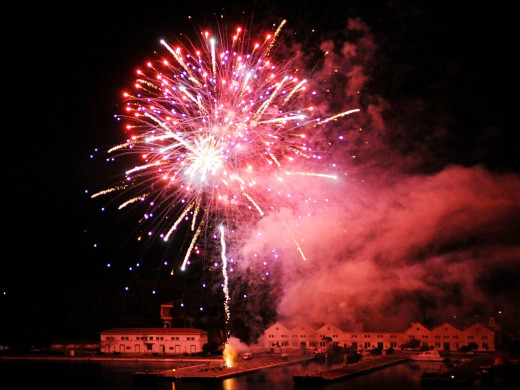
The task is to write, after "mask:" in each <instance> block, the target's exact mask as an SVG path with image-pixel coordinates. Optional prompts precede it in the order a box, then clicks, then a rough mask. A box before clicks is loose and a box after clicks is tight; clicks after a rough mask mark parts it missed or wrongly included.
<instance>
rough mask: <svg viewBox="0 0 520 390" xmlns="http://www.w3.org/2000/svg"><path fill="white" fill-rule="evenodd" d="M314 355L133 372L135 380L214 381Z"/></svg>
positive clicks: (269, 356) (259, 357)
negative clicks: (227, 365) (226, 364)
mask: <svg viewBox="0 0 520 390" xmlns="http://www.w3.org/2000/svg"><path fill="white" fill-rule="evenodd" d="M314 358H315V356H314V355H301V354H300V355H292V356H291V355H289V356H280V355H278V354H262V355H255V356H254V357H253V358H252V359H251V360H240V359H237V360H236V361H235V362H234V363H233V365H232V366H231V367H226V366H225V364H224V361H223V360H214V361H213V362H205V363H202V364H194V365H190V366H187V367H179V368H173V369H170V370H157V371H145V372H135V373H134V379H136V380H140V379H141V380H149V379H153V380H172V381H176V380H197V381H204V380H209V381H214V380H223V379H227V378H230V377H234V376H238V375H245V374H250V373H252V372H255V371H260V370H264V369H267V368H272V367H279V366H284V365H290V364H298V363H304V362H307V361H310V360H312V359H314Z"/></svg>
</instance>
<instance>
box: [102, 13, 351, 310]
mask: <svg viewBox="0 0 520 390" xmlns="http://www.w3.org/2000/svg"><path fill="white" fill-rule="evenodd" d="M284 24H285V21H283V22H282V23H281V24H280V25H279V26H278V27H277V28H276V30H275V31H274V33H271V34H267V35H266V36H265V37H263V38H262V39H261V40H259V41H258V42H252V41H251V40H250V39H249V38H247V37H246V36H245V34H244V31H243V30H242V29H240V28H238V29H237V30H236V31H235V34H234V35H233V36H232V37H231V39H230V40H226V38H225V37H223V36H219V38H218V40H217V39H216V38H215V37H214V36H212V35H211V34H210V33H209V32H202V33H201V39H200V47H196V46H195V45H194V44H192V43H191V42H188V44H187V45H182V46H181V45H178V46H173V45H170V44H169V43H167V42H166V41H161V45H162V46H163V47H164V48H165V50H166V52H167V53H168V56H167V57H165V58H163V59H160V60H158V61H155V62H148V63H147V64H146V66H144V67H143V68H142V69H139V70H137V77H136V81H135V84H134V87H133V89H132V90H131V91H128V92H125V93H124V98H125V100H124V113H123V114H121V115H117V118H118V120H120V121H121V122H123V124H124V128H125V131H126V133H127V140H126V142H124V143H122V144H120V145H116V146H114V147H113V148H111V149H110V150H109V151H108V152H109V153H112V154H116V155H124V154H132V155H134V156H138V159H139V160H138V161H139V162H138V163H137V164H136V165H135V166H133V167H131V168H129V169H128V170H126V172H125V179H124V182H125V184H124V185H121V184H118V185H117V186H115V187H113V188H109V189H105V190H103V191H100V192H98V193H96V194H94V195H92V197H96V196H99V195H101V194H106V193H111V192H114V191H118V192H119V191H123V193H124V194H125V195H126V198H125V200H124V202H122V203H121V205H120V206H119V208H124V207H127V206H129V205H131V204H133V203H134V202H138V201H140V202H143V201H145V202H147V204H148V205H149V207H148V210H147V212H146V216H147V217H149V216H153V217H154V218H155V220H156V221H157V224H158V226H159V229H158V230H160V232H158V233H157V234H159V235H160V237H161V238H162V239H163V240H164V241H168V240H169V239H170V238H171V237H172V235H173V234H174V233H175V231H176V230H177V228H178V226H179V224H181V223H189V226H190V229H191V231H192V237H191V241H190V244H189V247H188V250H187V251H186V253H185V255H184V260H183V262H182V264H181V267H180V268H181V270H184V269H185V268H186V266H187V264H189V259H190V256H191V254H192V251H193V248H194V247H195V245H196V243H197V240H198V239H199V238H200V237H201V235H202V234H203V232H204V231H205V230H207V229H211V230H212V231H215V232H216V234H217V235H219V236H220V237H221V243H222V244H221V245H222V247H223V248H222V255H221V258H222V259H223V261H226V257H225V242H224V231H225V229H226V227H227V228H229V227H231V226H233V227H236V226H240V225H241V224H242V223H243V222H244V221H254V220H255V219H258V218H261V217H262V216H263V215H265V214H266V213H267V212H272V211H273V210H276V209H277V207H278V206H279V205H280V204H279V203H277V201H276V199H275V197H273V193H274V192H275V191H274V187H275V186H283V182H284V180H286V179H287V176H295V175H305V176H318V177H321V178H325V179H335V178H336V175H335V172H334V170H333V169H332V168H331V167H330V166H329V165H326V164H325V165H324V164H323V163H322V162H321V161H320V160H321V156H320V155H319V153H317V152H316V151H315V150H313V148H312V145H310V144H309V143H308V142H309V141H308V139H309V137H308V135H309V134H308V133H309V132H311V133H315V132H318V131H319V130H320V126H322V125H324V124H325V123H328V122H330V121H332V120H337V119H339V118H341V117H343V116H346V115H349V114H351V113H353V112H356V111H358V110H357V109H352V110H348V111H345V112H340V113H336V114H334V115H332V116H330V117H324V118H320V117H319V116H318V114H317V112H316V111H317V110H316V109H315V107H314V106H313V105H312V100H313V99H314V98H315V96H314V95H315V92H313V91H312V90H311V89H310V86H309V84H312V83H311V82H309V81H308V80H306V79H305V78H301V77H298V76H297V74H299V72H298V71H297V70H296V69H293V68H294V66H293V65H292V64H293V62H292V61H291V60H285V61H283V62H282V63H281V65H278V64H276V63H275V62H274V61H273V60H272V55H273V51H274V48H275V41H276V39H277V37H278V35H279V33H280V31H281V29H282V27H283V25H284ZM313 159H314V160H317V161H316V162H317V163H318V164H317V166H318V167H319V170H318V171H302V170H300V169H297V168H295V167H297V166H299V164H298V161H299V160H306V161H310V160H313ZM273 183H274V184H273ZM217 226H218V229H217ZM302 258H303V259H304V260H305V257H304V256H303V254H302ZM225 268H226V267H224V272H225ZM224 276H225V279H226V286H225V288H224V291H225V292H226V304H227V300H228V299H229V295H228V293H227V274H224ZM228 313H229V312H228V309H227V308H226V315H227V316H228V315H229V314H228Z"/></svg>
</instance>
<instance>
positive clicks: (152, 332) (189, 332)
mask: <svg viewBox="0 0 520 390" xmlns="http://www.w3.org/2000/svg"><path fill="white" fill-rule="evenodd" d="M207 342H208V334H207V332H205V331H203V330H200V329H193V328H114V329H108V330H105V331H103V332H101V343H100V350H101V352H102V353H122V354H124V353H145V354H184V353H197V352H202V346H203V345H204V344H205V343H207Z"/></svg>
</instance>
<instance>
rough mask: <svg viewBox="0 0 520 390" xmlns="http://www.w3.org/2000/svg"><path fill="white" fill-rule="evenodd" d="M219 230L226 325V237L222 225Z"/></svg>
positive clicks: (227, 296)
mask: <svg viewBox="0 0 520 390" xmlns="http://www.w3.org/2000/svg"><path fill="white" fill-rule="evenodd" d="M219 230H220V246H221V251H220V256H221V258H222V276H223V277H224V287H223V288H222V291H224V298H225V299H224V309H225V312H226V327H227V325H228V324H229V318H230V311H229V279H228V273H227V257H226V239H225V237H224V226H222V225H220V226H219ZM228 332H229V331H228V330H227V329H226V334H227V336H229V333H228Z"/></svg>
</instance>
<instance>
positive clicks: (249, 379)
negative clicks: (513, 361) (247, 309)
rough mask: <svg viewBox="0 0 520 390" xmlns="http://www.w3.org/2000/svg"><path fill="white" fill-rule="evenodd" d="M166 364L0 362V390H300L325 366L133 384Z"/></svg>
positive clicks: (363, 386)
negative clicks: (299, 380) (298, 378)
mask: <svg viewBox="0 0 520 390" xmlns="http://www.w3.org/2000/svg"><path fill="white" fill-rule="evenodd" d="M443 364H444V363H434V362H429V363H428V362H421V363H417V362H412V361H408V362H404V363H401V364H397V365H393V366H389V367H386V368H383V369H380V370H377V371H373V372H370V373H367V374H363V375H359V376H355V377H353V378H348V379H343V380H340V381H337V382H334V383H327V384H323V385H321V386H320V388H321V389H323V390H338V389H349V390H367V389H371V390H372V389H373V390H379V389H381V390H383V389H384V390H390V389H399V390H421V389H422V385H421V382H420V379H421V374H422V373H424V372H435V371H436V370H442V369H443ZM171 367H172V363H171V362H161V361H153V362H144V361H50V360H49V361H45V360H34V361H32V360H0V378H1V379H0V381H1V382H0V388H1V389H3V390H11V389H12V390H25V389H31V390H37V389H38V390H40V389H54V390H65V389H67V390H69V389H73V390H87V389H89V390H90V389H96V390H134V389H135V390H166V389H168V390H199V389H200V390H202V389H204V390H206V389H217V390H218V389H222V390H235V389H244V390H245V389H247V390H260V389H273V390H274V389H276V390H278V389H287V390H289V389H305V388H307V387H304V386H301V385H297V384H295V383H294V381H293V376H295V375H305V374H306V373H309V374H311V373H313V372H316V371H320V370H325V369H327V368H328V367H327V366H325V365H323V364H319V363H317V362H314V361H312V362H308V363H301V364H294V365H287V366H279V367H273V368H267V369H263V370H261V371H257V372H253V373H249V374H245V375H238V376H235V377H231V378H227V379H224V380H218V381H204V380H176V381H172V380H165V379H153V378H149V379H147V380H136V378H135V376H134V373H136V372H143V371H156V370H168V369H171ZM514 382H515V383H514V384H512V383H496V382H492V383H484V382H482V381H480V380H479V379H476V380H475V381H474V382H472V383H471V384H470V385H469V386H468V387H466V388H468V389H472V390H495V389H497V390H509V388H511V389H512V388H516V386H515V387H511V386H514V385H518V381H517V380H515V381H514Z"/></svg>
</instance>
